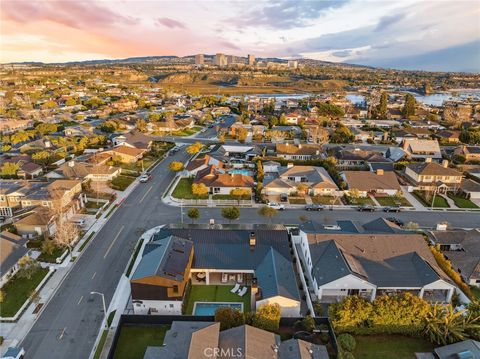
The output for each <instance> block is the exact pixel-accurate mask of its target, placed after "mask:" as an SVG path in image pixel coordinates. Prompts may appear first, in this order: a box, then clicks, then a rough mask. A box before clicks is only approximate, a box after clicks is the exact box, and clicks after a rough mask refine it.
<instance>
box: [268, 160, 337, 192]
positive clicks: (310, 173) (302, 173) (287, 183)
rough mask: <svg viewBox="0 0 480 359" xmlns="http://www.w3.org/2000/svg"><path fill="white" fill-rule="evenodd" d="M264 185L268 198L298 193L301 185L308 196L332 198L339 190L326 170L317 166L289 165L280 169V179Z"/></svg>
mask: <svg viewBox="0 0 480 359" xmlns="http://www.w3.org/2000/svg"><path fill="white" fill-rule="evenodd" d="M265 172H266V171H265ZM264 183H265V184H264V187H263V192H264V193H265V194H266V195H267V196H268V195H282V194H292V193H293V192H298V186H299V185H304V186H306V194H308V195H312V196H317V195H320V196H331V195H332V194H333V193H334V192H335V191H337V190H338V187H337V185H336V184H335V182H334V181H333V179H332V178H331V177H330V175H329V174H328V172H327V171H326V170H325V168H323V167H315V166H294V165H292V164H289V165H288V166H287V167H284V168H280V170H279V177H278V178H275V179H273V180H271V181H266V182H264Z"/></svg>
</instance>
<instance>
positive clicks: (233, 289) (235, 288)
mask: <svg viewBox="0 0 480 359" xmlns="http://www.w3.org/2000/svg"><path fill="white" fill-rule="evenodd" d="M239 289H240V284H238V283H237V284H235V286H234V287H233V288H232V289H231V290H230V293H237V292H238V290H239Z"/></svg>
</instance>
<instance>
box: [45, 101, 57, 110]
mask: <svg viewBox="0 0 480 359" xmlns="http://www.w3.org/2000/svg"><path fill="white" fill-rule="evenodd" d="M57 107H58V105H57V103H56V102H55V101H53V100H48V101H46V102H44V103H43V105H42V109H43V110H51V109H54V108H57Z"/></svg>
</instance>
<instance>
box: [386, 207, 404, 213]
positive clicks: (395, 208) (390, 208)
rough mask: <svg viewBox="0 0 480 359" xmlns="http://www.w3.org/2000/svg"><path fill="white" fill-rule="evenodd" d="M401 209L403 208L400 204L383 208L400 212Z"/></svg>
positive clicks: (387, 210)
mask: <svg viewBox="0 0 480 359" xmlns="http://www.w3.org/2000/svg"><path fill="white" fill-rule="evenodd" d="M401 210H402V209H401V208H400V206H389V207H385V208H383V211H384V212H400V211H401Z"/></svg>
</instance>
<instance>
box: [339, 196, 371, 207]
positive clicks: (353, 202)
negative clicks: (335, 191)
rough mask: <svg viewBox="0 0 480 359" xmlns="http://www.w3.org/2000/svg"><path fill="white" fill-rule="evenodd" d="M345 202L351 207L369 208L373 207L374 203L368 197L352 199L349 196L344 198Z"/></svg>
mask: <svg viewBox="0 0 480 359" xmlns="http://www.w3.org/2000/svg"><path fill="white" fill-rule="evenodd" d="M344 198H345V200H346V201H347V203H348V204H351V205H359V206H363V205H370V206H375V202H373V200H372V199H371V198H370V197H368V196H367V197H359V198H352V197H349V196H344Z"/></svg>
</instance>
